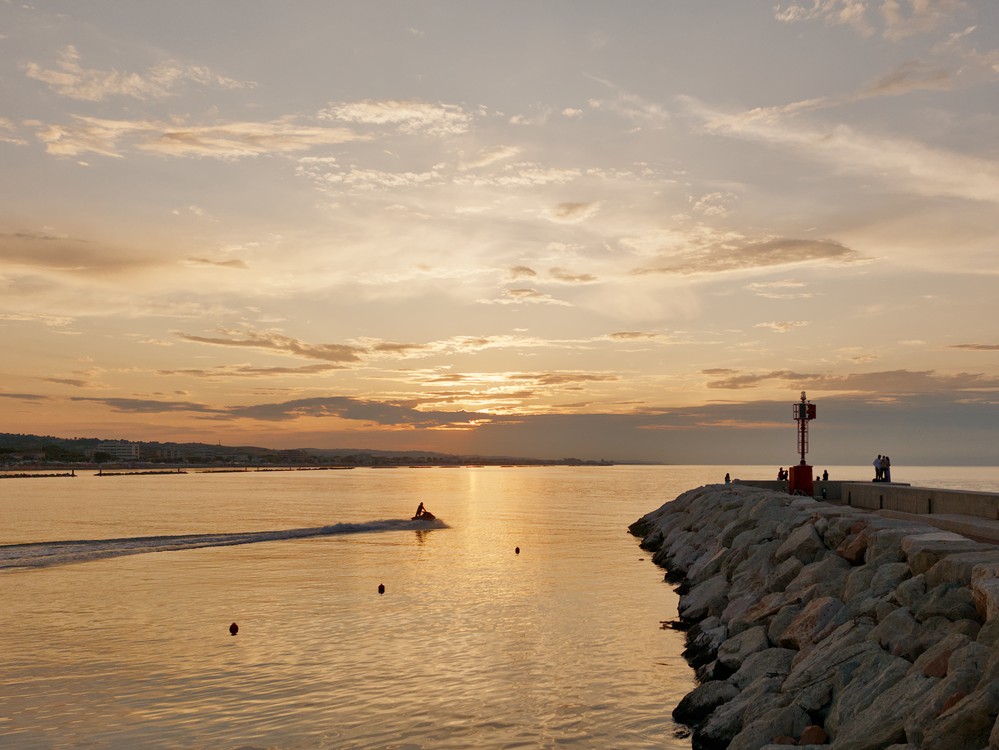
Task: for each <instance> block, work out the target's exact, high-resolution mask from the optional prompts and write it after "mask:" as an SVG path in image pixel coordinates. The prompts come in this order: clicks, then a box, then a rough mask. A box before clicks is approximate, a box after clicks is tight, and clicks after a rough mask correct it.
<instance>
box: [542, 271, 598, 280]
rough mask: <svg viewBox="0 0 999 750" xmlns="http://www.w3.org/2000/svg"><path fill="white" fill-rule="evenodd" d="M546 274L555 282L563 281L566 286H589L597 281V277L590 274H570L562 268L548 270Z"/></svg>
mask: <svg viewBox="0 0 999 750" xmlns="http://www.w3.org/2000/svg"><path fill="white" fill-rule="evenodd" d="M548 273H549V274H550V275H551V277H552V278H553V279H555V280H556V281H563V282H565V283H567V284H589V283H591V282H593V281H596V280H597V277H596V276H593V275H592V274H588V273H572V272H571V271H567V270H566V269H564V268H550V269H549V270H548Z"/></svg>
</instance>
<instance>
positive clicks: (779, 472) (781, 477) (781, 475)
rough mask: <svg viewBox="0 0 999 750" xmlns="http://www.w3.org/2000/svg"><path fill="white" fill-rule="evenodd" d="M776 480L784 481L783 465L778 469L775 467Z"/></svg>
mask: <svg viewBox="0 0 999 750" xmlns="http://www.w3.org/2000/svg"><path fill="white" fill-rule="evenodd" d="M777 481H778V482H783V481H784V467H783V466H781V467H780V468H779V469H777Z"/></svg>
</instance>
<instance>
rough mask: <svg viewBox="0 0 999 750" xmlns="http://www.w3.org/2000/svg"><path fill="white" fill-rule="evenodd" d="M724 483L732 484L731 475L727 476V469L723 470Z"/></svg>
mask: <svg viewBox="0 0 999 750" xmlns="http://www.w3.org/2000/svg"><path fill="white" fill-rule="evenodd" d="M725 484H732V477H731V476H729V473H728V472H727V471H726V472H725Z"/></svg>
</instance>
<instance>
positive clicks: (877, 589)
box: [870, 563, 912, 597]
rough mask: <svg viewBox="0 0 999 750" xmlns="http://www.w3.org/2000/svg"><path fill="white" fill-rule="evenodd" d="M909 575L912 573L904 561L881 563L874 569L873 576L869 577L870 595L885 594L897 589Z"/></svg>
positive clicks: (878, 595) (879, 595) (880, 595)
mask: <svg viewBox="0 0 999 750" xmlns="http://www.w3.org/2000/svg"><path fill="white" fill-rule="evenodd" d="M911 577H912V573H910V572H909V566H908V565H906V564H905V563H887V564H885V565H881V566H880V567H878V568H877V569H876V570H875V572H874V576H873V577H872V578H871V587H870V593H871V596H875V597H882V596H887V595H888V594H890V593H891V592H893V591H894V590H895V589H897V588H898V587H899V585H900V584H901V583H902V582H903V581H907V580H908V579H910V578H911Z"/></svg>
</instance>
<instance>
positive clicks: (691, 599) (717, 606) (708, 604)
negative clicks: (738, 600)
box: [679, 575, 728, 620]
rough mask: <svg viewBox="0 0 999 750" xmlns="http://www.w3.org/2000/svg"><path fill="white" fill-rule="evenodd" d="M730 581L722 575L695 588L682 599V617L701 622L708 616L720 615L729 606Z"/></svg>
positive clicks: (680, 608)
mask: <svg viewBox="0 0 999 750" xmlns="http://www.w3.org/2000/svg"><path fill="white" fill-rule="evenodd" d="M727 594H728V581H726V580H725V577H724V576H722V575H717V576H714V577H713V578H709V579H708V580H706V581H705V582H704V583H701V584H698V585H697V586H694V587H693V588H692V589H691V590H690V591H689V592H688V593H687V595H686V596H683V597H681V598H680V606H679V610H680V617H682V618H683V619H685V620H700V619H703V618H705V617H707V616H708V615H720V614H721V613H722V612H723V611H725V606H726V605H727V604H728V596H727Z"/></svg>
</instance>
